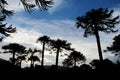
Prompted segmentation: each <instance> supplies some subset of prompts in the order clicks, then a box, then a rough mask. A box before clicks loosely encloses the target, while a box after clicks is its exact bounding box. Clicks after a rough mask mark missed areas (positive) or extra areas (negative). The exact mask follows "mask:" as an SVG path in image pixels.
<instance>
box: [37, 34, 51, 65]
mask: <svg viewBox="0 0 120 80" xmlns="http://www.w3.org/2000/svg"><path fill="white" fill-rule="evenodd" d="M49 41H50V38H49V37H48V36H42V37H40V38H38V39H37V42H41V43H42V45H43V46H42V61H41V66H43V65H44V51H45V45H46V44H48V43H49Z"/></svg>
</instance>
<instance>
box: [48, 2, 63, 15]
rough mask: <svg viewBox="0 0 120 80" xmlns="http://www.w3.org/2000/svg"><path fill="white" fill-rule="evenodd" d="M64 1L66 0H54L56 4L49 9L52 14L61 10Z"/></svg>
mask: <svg viewBox="0 0 120 80" xmlns="http://www.w3.org/2000/svg"><path fill="white" fill-rule="evenodd" d="M63 2H64V0H54V4H53V5H52V7H51V8H50V9H49V10H48V12H49V13H50V14H52V13H53V12H55V11H57V10H59V9H60V8H61V7H62V6H63Z"/></svg>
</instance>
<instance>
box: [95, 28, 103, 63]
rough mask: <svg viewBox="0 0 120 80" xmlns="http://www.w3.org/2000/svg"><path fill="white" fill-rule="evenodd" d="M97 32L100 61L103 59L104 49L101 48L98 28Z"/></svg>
mask: <svg viewBox="0 0 120 80" xmlns="http://www.w3.org/2000/svg"><path fill="white" fill-rule="evenodd" d="M95 33H96V34H95V36H96V41H97V46H98V53H99V59H100V61H103V56H102V50H101V45H100V37H99V32H98V30H97V29H96V31H95Z"/></svg>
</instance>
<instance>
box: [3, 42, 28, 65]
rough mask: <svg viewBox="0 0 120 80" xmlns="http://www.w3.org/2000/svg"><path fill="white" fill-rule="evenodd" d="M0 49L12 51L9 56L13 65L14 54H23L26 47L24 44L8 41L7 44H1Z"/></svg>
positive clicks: (7, 51)
mask: <svg viewBox="0 0 120 80" xmlns="http://www.w3.org/2000/svg"><path fill="white" fill-rule="evenodd" d="M2 49H4V50H6V51H5V52H6V53H12V55H13V56H12V58H11V61H12V64H13V65H15V61H16V59H15V55H16V53H18V54H23V53H25V51H26V50H25V49H26V48H25V47H24V46H22V45H20V44H18V43H10V44H8V45H5V46H2Z"/></svg>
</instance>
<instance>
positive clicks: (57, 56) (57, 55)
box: [56, 48, 60, 67]
mask: <svg viewBox="0 0 120 80" xmlns="http://www.w3.org/2000/svg"><path fill="white" fill-rule="evenodd" d="M59 50H60V48H58V49H57V52H56V66H57V67H58V58H59Z"/></svg>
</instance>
